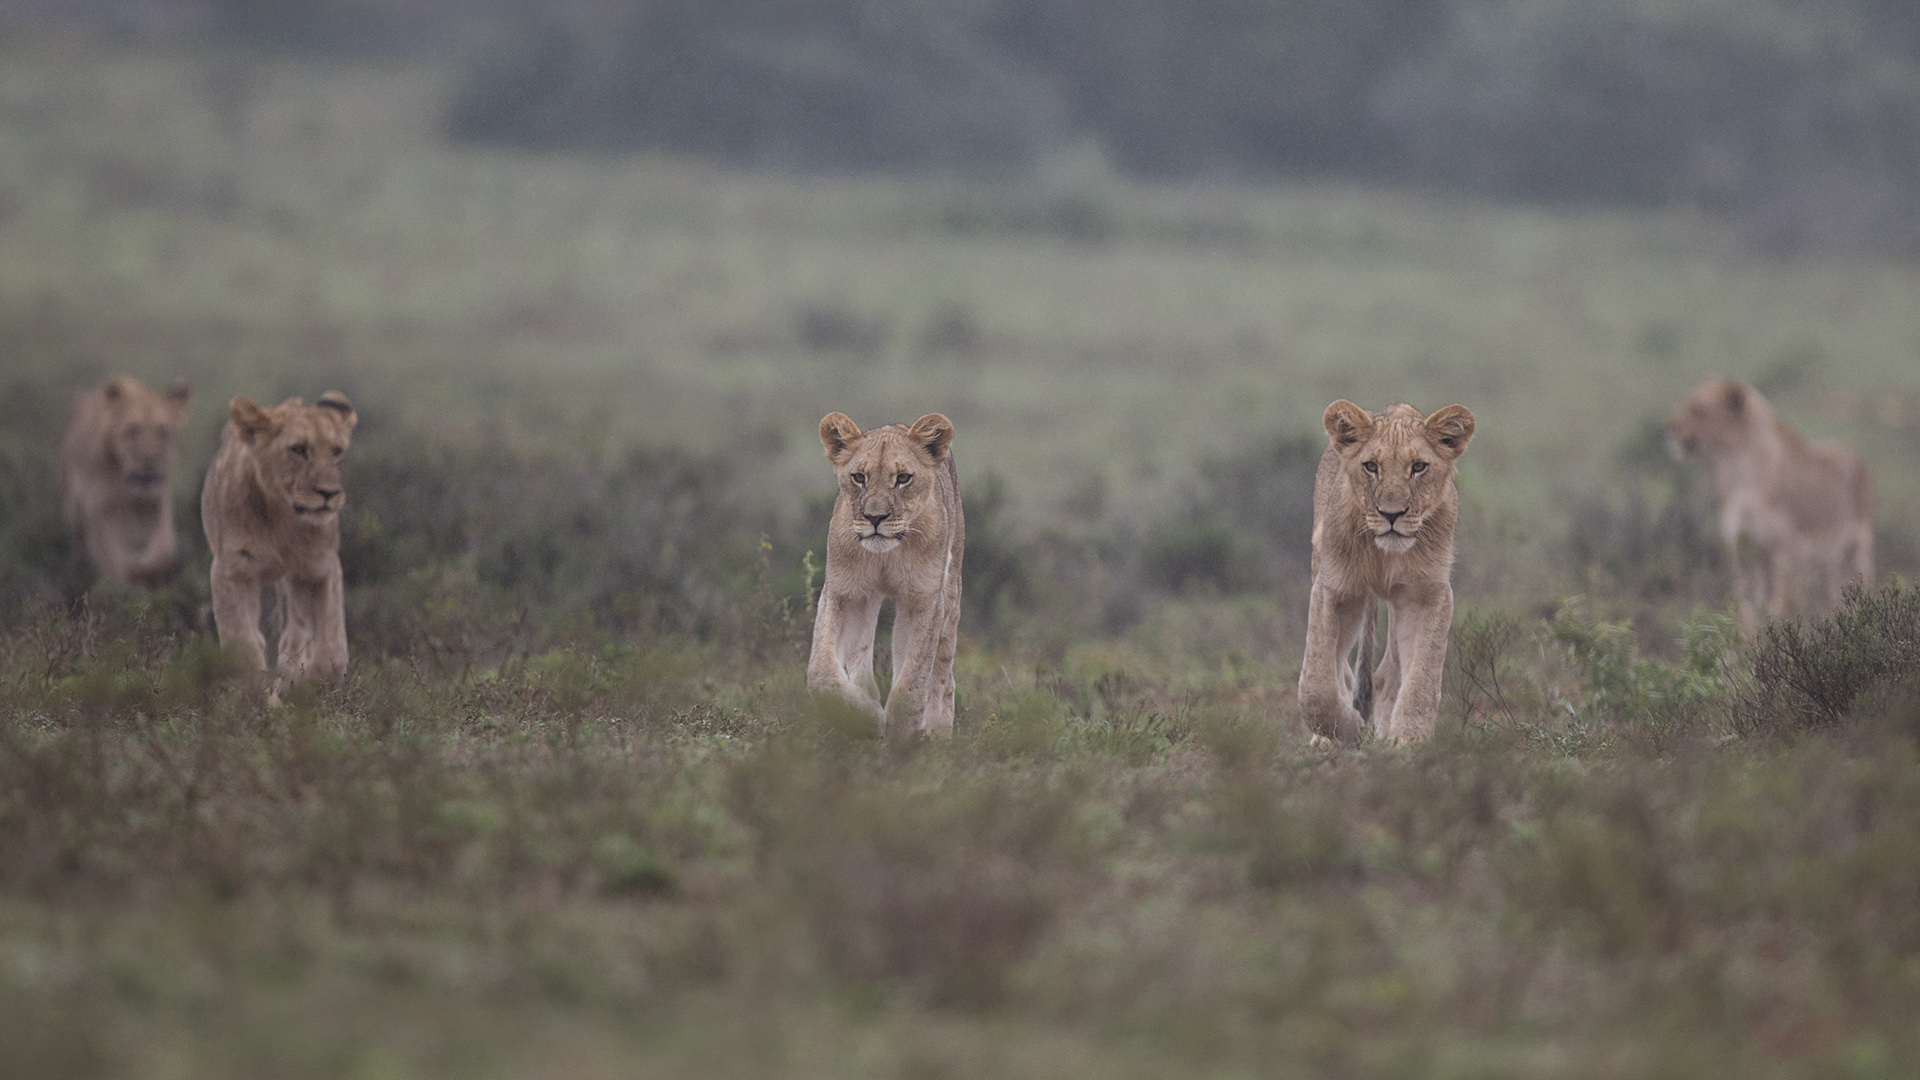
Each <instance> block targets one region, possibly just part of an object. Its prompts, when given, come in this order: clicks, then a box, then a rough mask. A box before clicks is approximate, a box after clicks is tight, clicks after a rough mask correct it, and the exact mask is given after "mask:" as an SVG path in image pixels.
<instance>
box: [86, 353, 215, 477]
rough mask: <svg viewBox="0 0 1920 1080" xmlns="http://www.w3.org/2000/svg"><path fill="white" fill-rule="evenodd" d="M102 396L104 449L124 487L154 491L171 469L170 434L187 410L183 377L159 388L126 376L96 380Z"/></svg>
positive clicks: (177, 428) (190, 396)
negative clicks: (165, 390) (104, 425)
mask: <svg viewBox="0 0 1920 1080" xmlns="http://www.w3.org/2000/svg"><path fill="white" fill-rule="evenodd" d="M100 398H101V400H103V401H105V402H106V406H107V408H106V440H107V454H108V456H109V457H110V458H111V459H112V461H113V463H114V465H115V466H117V467H118V468H119V470H120V478H121V480H123V481H124V482H125V483H126V485H127V487H128V488H129V489H131V490H132V491H134V492H137V493H140V494H147V495H154V496H158V495H159V494H160V493H161V492H163V491H165V490H166V485H167V477H168V476H170V475H172V473H173V439H174V436H175V435H177V434H178V433H179V431H180V421H181V420H182V419H183V418H184V417H185V416H186V414H187V405H188V404H189V403H190V402H191V401H192V400H193V392H192V391H191V390H189V389H187V384H186V383H184V382H177V383H174V384H173V386H171V387H169V388H168V389H167V392H166V393H164V394H160V393H155V392H154V391H152V390H149V389H148V388H147V387H146V385H145V384H144V383H142V382H140V380H138V379H131V378H127V377H125V376H122V377H120V378H116V379H108V380H107V381H106V382H104V383H101V384H100Z"/></svg>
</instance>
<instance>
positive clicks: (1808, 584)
mask: <svg viewBox="0 0 1920 1080" xmlns="http://www.w3.org/2000/svg"><path fill="white" fill-rule="evenodd" d="M1666 429H1667V450H1668V452H1669V453H1670V454H1672V455H1673V457H1674V459H1675V460H1680V459H1682V458H1684V457H1685V456H1686V455H1687V454H1689V453H1694V452H1698V453H1701V454H1703V455H1705V456H1706V457H1709V458H1711V459H1712V461H1713V469H1714V476H1715V479H1716V481H1717V482H1718V487H1719V489H1720V535H1721V538H1722V539H1724V540H1725V541H1726V544H1727V550H1728V553H1729V555H1730V557H1731V559H1732V561H1733V571H1734V581H1735V586H1736V597H1735V600H1736V604H1737V606H1738V608H1739V612H1740V623H1741V626H1743V627H1744V628H1745V629H1746V632H1747V633H1748V634H1752V633H1753V632H1754V631H1755V630H1757V629H1758V628H1759V622H1760V613H1761V612H1762V611H1764V612H1765V613H1766V615H1767V617H1768V618H1773V619H1778V618H1781V617H1784V616H1787V615H1789V614H1793V613H1796V612H1800V611H1805V612H1807V613H1810V614H1816V615H1817V614H1820V613H1822V612H1826V611H1830V610H1832V609H1833V608H1835V607H1838V606H1839V604H1840V599H1841V595H1842V593H1843V592H1844V590H1845V588H1846V586H1847V583H1848V582H1852V581H1863V582H1866V581H1872V580H1873V482H1872V479H1871V478H1870V477H1869V476H1868V475H1867V467H1866V465H1865V463H1863V462H1862V461H1861V460H1860V458H1859V457H1858V456H1856V455H1855V454H1854V453H1853V451H1851V450H1849V449H1847V448H1846V447H1844V446H1841V445H1839V444H1838V443H1811V444H1810V443H1808V442H1807V441H1806V440H1805V439H1802V438H1801V437H1800V433H1799V432H1797V431H1795V430H1793V428H1792V427H1790V426H1788V424H1787V423H1786V421H1784V420H1781V419H1780V417H1779V416H1778V415H1777V414H1775V413H1774V411H1773V406H1772V405H1771V404H1770V403H1769V402H1768V401H1767V399H1766V398H1765V397H1763V396H1762V395H1761V393H1760V391H1758V390H1755V389H1754V388H1753V387H1751V386H1749V385H1747V384H1746V383H1744V382H1741V381H1740V380H1738V379H1722V378H1718V377H1709V378H1708V379H1706V380H1705V381H1703V382H1701V383H1700V385H1699V386H1696V387H1694V390H1693V393H1692V394H1690V395H1689V396H1688V397H1687V400H1686V401H1685V402H1683V403H1682V404H1681V405H1680V407H1679V408H1678V409H1676V410H1674V413H1673V415H1672V416H1669V417H1668V418H1667V423H1666Z"/></svg>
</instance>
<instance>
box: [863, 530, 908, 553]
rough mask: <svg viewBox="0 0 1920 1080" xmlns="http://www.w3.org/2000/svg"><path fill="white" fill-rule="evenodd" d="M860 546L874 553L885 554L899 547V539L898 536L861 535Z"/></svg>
mask: <svg viewBox="0 0 1920 1080" xmlns="http://www.w3.org/2000/svg"><path fill="white" fill-rule="evenodd" d="M860 546H861V547H862V548H865V549H866V550H868V551H871V552H873V553H874V554H875V555H885V554H886V553H887V552H889V551H892V550H893V549H894V548H897V547H899V546H900V540H899V538H898V537H893V536H878V535H875V536H863V537H861V538H860Z"/></svg>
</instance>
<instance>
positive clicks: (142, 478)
mask: <svg viewBox="0 0 1920 1080" xmlns="http://www.w3.org/2000/svg"><path fill="white" fill-rule="evenodd" d="M165 479H166V477H164V476H162V475H160V474H159V473H158V472H149V471H146V470H142V471H140V472H137V473H128V474H127V483H129V484H132V485H133V486H134V487H137V488H156V487H159V486H160V482H161V481H162V480H165Z"/></svg>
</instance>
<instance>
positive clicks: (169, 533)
mask: <svg viewBox="0 0 1920 1080" xmlns="http://www.w3.org/2000/svg"><path fill="white" fill-rule="evenodd" d="M179 566H180V538H179V537H178V536H177V535H175V534H174V529H173V501H172V500H171V499H162V500H161V501H160V510H159V513H158V515H157V520H156V521H155V522H154V525H153V530H152V531H151V532H150V533H148V534H147V544H146V547H145V548H144V549H143V550H142V551H141V552H140V553H139V554H138V555H136V556H135V557H134V558H133V561H132V570H131V577H132V578H133V580H134V581H136V582H139V583H140V584H142V585H147V586H154V585H160V584H163V583H164V582H165V581H166V580H167V579H168V578H170V577H172V576H173V572H174V571H175V570H176V569H178V568H179Z"/></svg>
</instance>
